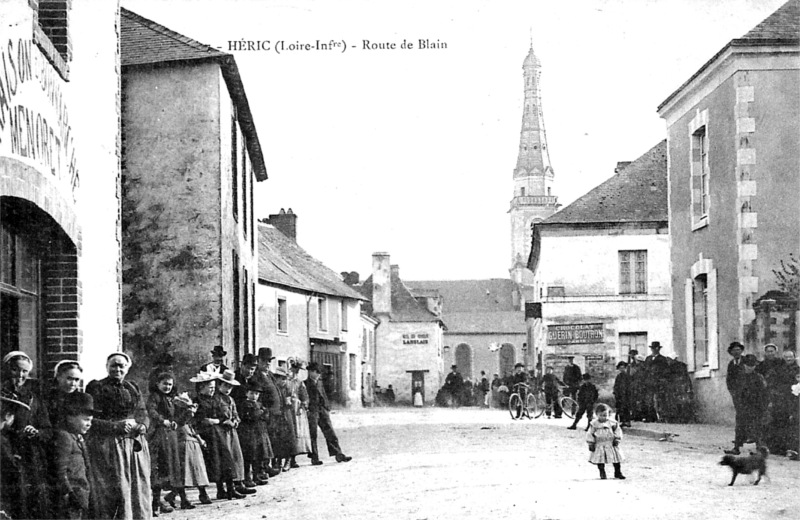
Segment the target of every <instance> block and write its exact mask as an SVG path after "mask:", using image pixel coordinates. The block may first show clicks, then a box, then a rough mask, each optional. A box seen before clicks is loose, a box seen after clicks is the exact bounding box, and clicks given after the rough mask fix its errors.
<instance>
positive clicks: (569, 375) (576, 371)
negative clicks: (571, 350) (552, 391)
mask: <svg viewBox="0 0 800 520" xmlns="http://www.w3.org/2000/svg"><path fill="white" fill-rule="evenodd" d="M574 360H575V356H567V366H565V367H564V374H563V375H562V377H561V379H562V381H564V384H565V385H567V388H565V389H564V394H565V395H568V396H570V397H571V398H573V399H575V398H576V397H577V395H578V388H579V387H580V386H581V381H582V379H581V376H582V375H583V374H582V373H581V367H579V366H578V365H576V364H575V363H574Z"/></svg>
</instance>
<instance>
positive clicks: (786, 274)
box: [772, 253, 800, 300]
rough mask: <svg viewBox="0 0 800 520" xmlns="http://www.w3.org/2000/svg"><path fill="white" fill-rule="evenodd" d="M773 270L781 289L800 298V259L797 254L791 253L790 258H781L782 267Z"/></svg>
mask: <svg viewBox="0 0 800 520" xmlns="http://www.w3.org/2000/svg"><path fill="white" fill-rule="evenodd" d="M772 272H773V274H775V278H776V280H777V282H778V287H780V289H781V291H783V292H785V293H787V294H790V295H792V296H793V297H794V298H795V299H798V300H800V261H798V259H797V257H796V256H795V254H794V253H789V260H781V268H780V269H773V270H772Z"/></svg>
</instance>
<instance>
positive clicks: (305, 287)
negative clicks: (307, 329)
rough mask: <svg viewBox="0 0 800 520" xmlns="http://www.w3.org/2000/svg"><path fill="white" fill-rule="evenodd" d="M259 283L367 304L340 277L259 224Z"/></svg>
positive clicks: (278, 234) (298, 247)
mask: <svg viewBox="0 0 800 520" xmlns="http://www.w3.org/2000/svg"><path fill="white" fill-rule="evenodd" d="M258 280H259V282H261V281H263V282H265V283H267V284H275V285H281V286H284V287H288V288H290V289H297V290H299V291H303V292H307V293H314V294H323V295H327V296H338V297H341V298H350V299H354V300H366V299H367V298H364V297H363V296H361V294H360V293H358V292H357V291H355V290H353V289H352V288H351V287H350V286H349V285H347V284H346V283H344V282H343V281H342V280H341V278H340V277H339V275H338V274H336V273H335V272H333V271H332V270H331V269H328V268H327V267H325V265H324V264H323V263H322V262H320V261H319V260H317V259H316V258H314V257H312V256H311V255H309V254H308V253H306V251H305V250H304V249H303V248H302V247H300V246H299V245H297V243H296V242H295V241H294V240H292V239H290V238H288V237H287V236H286V235H284V234H283V233H281V232H280V231H278V230H277V229H276V228H275V227H274V226H272V225H270V224H264V223H262V222H259V224H258Z"/></svg>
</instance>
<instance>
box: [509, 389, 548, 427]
mask: <svg viewBox="0 0 800 520" xmlns="http://www.w3.org/2000/svg"><path fill="white" fill-rule="evenodd" d="M513 388H514V392H513V393H512V394H511V395H510V396H509V397H508V411H509V413H510V414H511V418H512V419H513V420H515V421H516V420H517V419H521V418H522V417H523V416H527V417H528V419H533V418H534V417H538V415H536V414H537V412H538V414H539V415H541V412H540V411H539V410H538V403H537V402H536V396H535V395H534V394H533V393H532V392H528V389H529V388H530V386H528V385H526V384H525V383H516V384H514V387H513ZM520 389H522V390H521V391H520ZM523 396H524V397H523Z"/></svg>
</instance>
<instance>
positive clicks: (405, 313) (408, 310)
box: [355, 269, 446, 328]
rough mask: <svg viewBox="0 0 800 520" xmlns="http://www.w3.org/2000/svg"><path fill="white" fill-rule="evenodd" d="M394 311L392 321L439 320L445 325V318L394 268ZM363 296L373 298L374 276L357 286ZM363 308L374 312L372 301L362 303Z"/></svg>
mask: <svg viewBox="0 0 800 520" xmlns="http://www.w3.org/2000/svg"><path fill="white" fill-rule="evenodd" d="M391 279H392V313H391V321H394V322H435V321H438V322H439V323H441V324H442V326H444V327H445V328H446V326H445V324H444V320H442V318H441V317H440V316H437V315H436V314H434V313H432V312H431V311H430V310H428V307H427V305H425V304H424V303H421V302H419V301H418V300H417V299H416V298H414V295H413V294H412V293H411V291H410V290H409V288H408V287H406V285H405V283H403V280H401V279H400V276H399V275H397V273H396V272H395V271H394V269H393V270H392V273H391ZM355 289H357V290H358V291H359V292H360V293H361V294H362V295H363V296H365V297H366V298H370V299H371V298H372V276H370V277H369V278H367V279H366V280H364V282H363V283H361V284H360V285H357V286H355ZM361 310H362V311H363V312H364V313H365V314H374V312H373V308H372V302H371V301H369V302H366V303H364V304H362V306H361Z"/></svg>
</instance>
